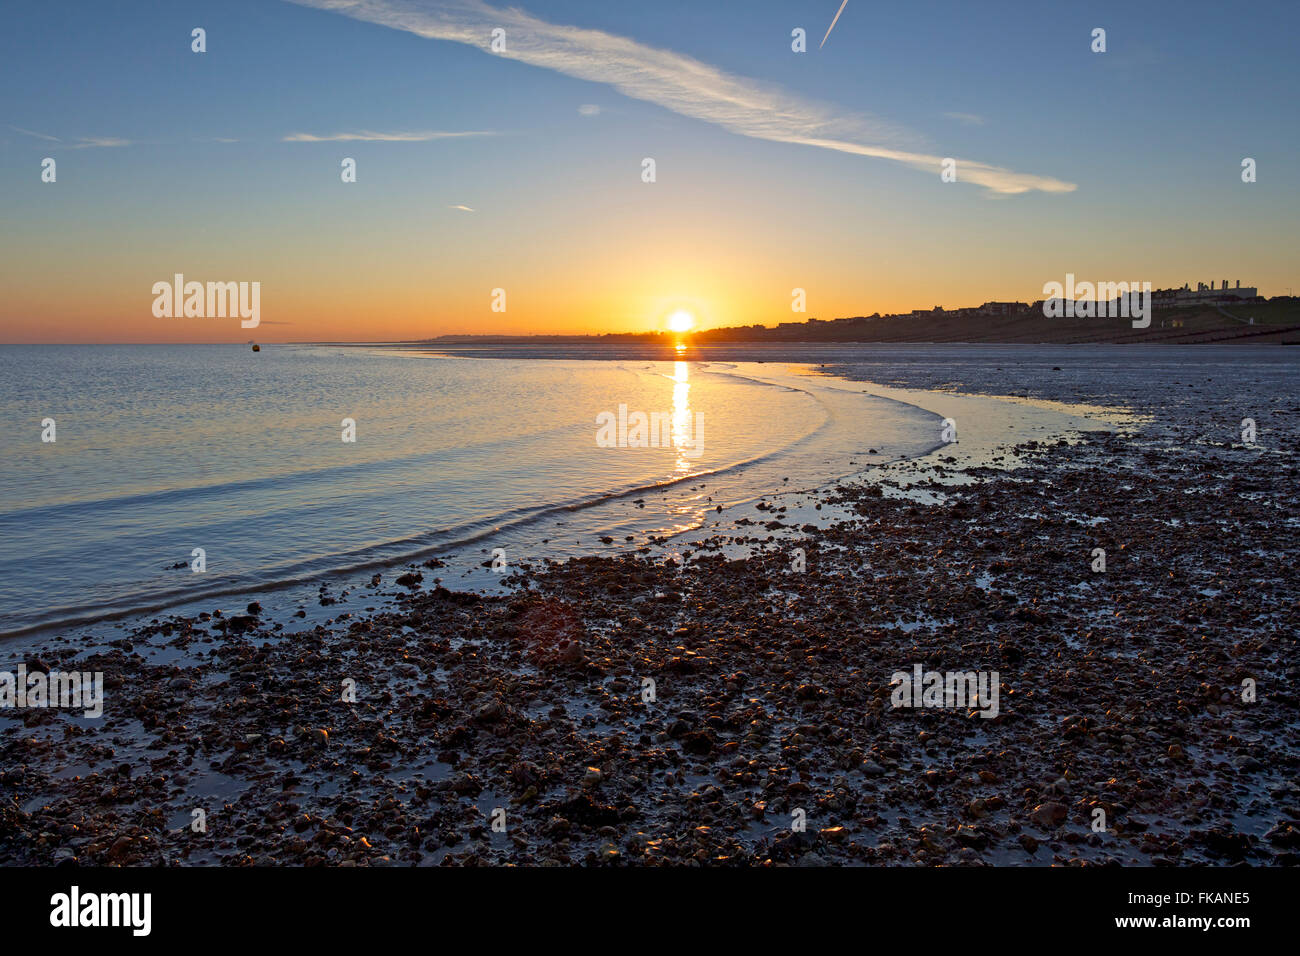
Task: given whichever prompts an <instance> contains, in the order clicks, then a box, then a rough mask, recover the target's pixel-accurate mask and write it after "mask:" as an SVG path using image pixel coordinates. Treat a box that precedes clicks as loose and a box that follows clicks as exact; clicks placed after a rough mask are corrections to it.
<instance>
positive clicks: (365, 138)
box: [280, 129, 496, 143]
mask: <svg viewBox="0 0 1300 956" xmlns="http://www.w3.org/2000/svg"><path fill="white" fill-rule="evenodd" d="M495 135H496V133H492V132H488V131H486V130H483V131H470V132H463V133H448V132H439V131H436V130H425V131H424V132H421V133H376V132H374V131H373V130H368V129H363V130H361V131H359V132H356V133H334V134H333V135H330V136H317V135H315V134H314V133H290V134H289V135H288V136H285V137H284V138H282V139H281V140H280V142H282V143H343V142H351V141H353V140H357V141H360V142H366V143H427V142H429V141H430V140H435V139H462V138H464V137H467V136H495Z"/></svg>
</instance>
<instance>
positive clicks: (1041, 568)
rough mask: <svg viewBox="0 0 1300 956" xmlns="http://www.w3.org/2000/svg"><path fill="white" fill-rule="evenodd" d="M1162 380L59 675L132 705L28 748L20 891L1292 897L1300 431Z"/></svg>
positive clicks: (10, 797) (14, 818)
mask: <svg viewBox="0 0 1300 956" xmlns="http://www.w3.org/2000/svg"><path fill="white" fill-rule="evenodd" d="M837 371H839V372H840V373H843V374H847V375H848V376H850V377H854V376H855V371H854V369H852V368H843V369H838V370H837ZM1162 374H1164V373H1153V375H1154V378H1150V379H1147V380H1144V381H1133V382H1127V383H1123V384H1118V385H1117V384H1116V383H1114V382H1108V383H1105V385H1104V386H1103V385H1102V384H1099V383H1098V382H1097V381H1095V380H1093V379H1091V378H1090V377H1089V376H1088V374H1087V373H1086V372H1085V371H1078V372H1074V371H1070V370H1065V371H1062V370H1059V369H1056V370H1048V369H1043V370H1024V369H1021V370H1015V372H1014V374H1008V372H1006V371H1004V370H1003V369H996V368H993V367H989V368H988V369H987V370H984V371H982V372H980V373H978V374H974V373H969V372H968V373H967V374H966V376H965V378H964V379H963V380H961V381H950V380H945V379H943V378H942V376H941V375H939V374H938V373H935V372H933V371H926V370H912V371H900V372H899V374H898V375H897V376H896V377H895V378H894V379H892V380H890V381H888V382H871V383H865V382H864V383H863V384H862V386H861V387H862V388H865V389H868V390H870V391H872V392H873V393H874V394H878V395H881V396H883V397H892V398H897V399H899V400H905V401H914V402H916V403H918V404H922V407H925V408H928V409H930V410H931V411H933V412H935V413H936V415H941V416H943V417H951V418H953V419H955V421H956V424H957V429H958V436H959V441H958V442H957V443H956V444H954V445H950V446H947V447H945V448H942V449H940V450H938V451H936V452H934V453H932V454H931V455H929V456H927V457H925V458H923V459H915V460H909V461H903V462H895V463H892V464H888V465H883V466H880V467H876V468H873V469H872V470H871V471H870V472H867V473H864V475H862V476H859V477H857V478H854V479H851V480H845V481H842V482H839V483H836V484H835V485H834V486H833V487H830V488H827V489H824V490H822V491H821V492H819V493H816V494H809V493H802V492H801V493H787V494H777V495H772V496H769V497H766V498H764V499H762V500H761V501H758V502H754V503H752V504H751V505H749V506H747V507H745V508H738V509H729V511H728V513H727V514H725V515H720V516H719V518H718V521H717V522H716V523H713V522H711V523H710V524H709V525H707V526H705V527H704V528H701V529H699V530H697V531H696V532H693V533H692V534H690V535H687V536H682V537H681V538H679V539H674V540H673V541H671V542H666V543H665V546H664V547H663V548H659V549H653V548H652V549H641V550H639V551H637V552H633V553H629V554H624V555H619V556H614V557H596V558H588V559H582V560H576V561H572V562H569V563H567V564H565V565H562V566H555V567H551V568H541V567H538V568H533V569H530V570H528V571H526V572H521V573H520V574H518V575H517V576H516V577H515V578H514V580H513V581H512V586H511V587H510V588H509V589H507V591H506V593H503V594H499V595H482V594H474V593H455V592H451V591H447V590H445V589H443V588H441V587H436V588H431V587H429V586H428V584H429V583H431V582H425V581H420V582H415V581H413V580H411V581H409V583H410V584H411V585H412V587H409V588H408V587H403V588H397V589H396V590H397V592H398V596H397V597H396V598H394V599H392V600H391V601H389V602H387V603H382V602H376V605H375V610H374V611H373V612H371V613H363V614H351V613H349V614H344V615H340V616H339V617H337V618H331V619H330V620H329V623H324V622H319V623H318V622H314V621H307V622H304V623H302V624H300V625H299V626H298V627H296V628H295V627H294V626H292V625H289V626H286V625H285V623H284V622H283V621H281V622H277V623H274V624H272V622H271V619H270V618H269V616H268V615H266V614H265V613H264V612H263V611H262V610H261V608H260V607H259V606H256V605H254V606H252V607H250V608H248V609H244V608H242V607H241V608H239V609H238V610H237V611H231V610H229V609H227V610H225V611H223V612H221V613H219V614H214V613H208V612H205V613H203V614H200V615H173V616H170V617H162V618H159V619H157V620H156V622H153V623H149V624H146V625H143V626H140V627H138V628H136V629H134V631H133V632H132V633H131V634H129V635H128V636H125V637H118V636H113V635H112V634H109V633H106V634H105V638H104V643H102V644H100V645H98V646H94V647H90V648H89V649H87V647H85V646H76V645H74V644H72V643H70V642H67V641H57V640H50V641H46V642H43V643H42V642H32V643H31V644H30V645H29V646H25V647H24V648H23V650H22V651H21V653H20V655H19V656H20V657H21V658H22V659H23V660H24V661H25V662H26V663H27V665H28V667H29V669H32V668H34V669H41V668H45V669H64V670H68V669H73V668H74V667H75V668H80V669H82V670H98V671H102V672H104V674H105V694H106V697H107V699H108V703H107V704H106V707H105V715H104V717H103V718H101V719H99V720H92V719H86V718H83V717H80V716H78V715H73V714H70V713H68V712H66V711H57V710H36V709H31V710H26V711H21V712H18V711H7V712H4V713H3V716H0V768H2V769H0V862H4V863H37V864H52V863H63V864H71V863H81V864H103V863H118V864H124V865H129V864H186V863H189V864H195V863H226V864H307V865H316V864H324V865H334V864H338V865H376V864H389V865H412V864H421V865H436V864H443V865H464V864H501V863H514V864H553V863H603V864H616V863H617V864H689V865H720V864H731V865H753V864H768V863H771V864H786V863H791V864H793V863H797V864H803V865H819V864H841V863H842V864H941V863H946V864H956V863H961V864H980V863H986V864H1018V865H1026V864H1028V865H1046V864H1050V863H1106V862H1119V863H1124V864H1153V863H1188V862H1208V863H1219V864H1224V863H1236V862H1249V863H1256V864H1267V863H1283V864H1294V863H1296V862H1297V861H1298V860H1300V787H1298V786H1297V783H1296V780H1297V764H1298V763H1300V725H1298V723H1297V706H1298V705H1300V698H1298V697H1297V694H1296V692H1295V678H1296V676H1297V671H1298V670H1300V666H1298V665H1297V657H1296V633H1297V630H1298V628H1297V624H1300V611H1298V609H1297V604H1296V591H1295V586H1294V582H1295V575H1294V572H1293V566H1294V562H1295V560H1296V558H1297V553H1296V552H1297V545H1296V542H1297V535H1296V525H1297V521H1300V511H1298V510H1297V499H1296V481H1295V478H1296V460H1295V454H1294V448H1295V447H1296V442H1297V440H1300V407H1298V406H1297V402H1296V399H1295V396H1294V392H1293V391H1291V392H1287V391H1286V389H1279V387H1278V382H1277V380H1276V379H1267V378H1265V379H1261V377H1260V376H1257V375H1255V374H1253V373H1252V370H1251V368H1250V367H1249V366H1248V365H1246V364H1243V365H1242V366H1241V367H1237V368H1229V369H1223V370H1220V369H1217V368H1216V369H1215V373H1214V374H1213V375H1212V376H1210V375H1201V374H1199V373H1189V374H1196V378H1195V379H1194V380H1193V379H1192V378H1188V377H1186V376H1181V377H1179V378H1178V379H1177V380H1175V379H1174V378H1173V377H1169V378H1168V380H1167V381H1165V380H1163V379H1161V377H1160V376H1161V375H1162ZM1169 374H1170V375H1177V374H1178V373H1176V372H1175V373H1169ZM1207 379H1208V380H1207ZM1009 381H1014V382H1015V383H1016V385H1017V388H1015V389H1011V388H1008V382H1009ZM837 387H851V386H848V385H846V384H845V383H843V382H839V383H838V385H837ZM936 389H946V391H935V390H936ZM922 390H923V391H922ZM1153 390H1155V391H1154V392H1153ZM1009 392H1014V393H1015V394H1014V395H1013V396H1012V397H1011V398H1009V399H1008V400H1010V401H1014V402H1018V403H1020V404H1019V406H1018V408H1019V412H1020V416H1019V420H1020V421H1021V422H1022V423H1023V424H1022V427H1021V428H1014V429H1010V430H1007V429H1006V428H1005V422H1006V420H1007V416H1006V415H1005V414H1004V415H992V414H990V410H991V409H993V408H994V406H992V405H990V403H989V402H990V400H989V398H988V397H987V396H990V395H999V396H1006V395H1007V394H1008V393H1009ZM1153 395H1154V396H1155V397H1157V398H1158V399H1159V401H1158V402H1156V401H1153V400H1152V399H1153ZM980 396H984V397H980ZM1062 403H1064V404H1062ZM1066 405H1068V406H1069V407H1066ZM1062 415H1068V416H1070V421H1072V422H1073V425H1072V426H1071V427H1070V428H1068V429H1065V431H1062V428H1063V426H1062V422H1063V421H1064V419H1062V418H1061V417H1060V416H1062ZM1053 416H1055V417H1053ZM1248 416H1249V417H1254V418H1255V419H1256V421H1257V422H1258V428H1259V432H1258V436H1257V441H1256V442H1255V443H1254V444H1249V445H1247V444H1243V443H1242V442H1241V438H1240V434H1239V433H1240V423H1241V419H1242V418H1243V417H1248ZM995 422H996V423H999V424H998V427H997V428H995V427H994V425H993V423H995ZM1035 422H1037V423H1038V424H1039V425H1041V428H1035V427H1034V423H1035ZM999 431H1003V432H1005V433H1004V434H998V433H997V432H999ZM1097 548H1101V549H1104V550H1105V552H1106V570H1105V571H1104V572H1098V571H1094V570H1093V565H1094V561H1095V556H1094V555H1095V550H1094V549H1097ZM416 570H417V571H418V570H419V569H416ZM396 573H400V572H395V573H394V574H392V575H385V576H384V577H385V580H384V584H383V586H384V587H391V586H392V584H393V583H394V582H392V581H389V580H388V578H390V577H394V578H395V577H396ZM423 574H424V575H425V576H426V577H430V578H431V577H432V574H430V572H429V571H428V570H425V571H424V572H423ZM381 603H382V606H381ZM12 656H13V655H12V654H11V655H10V657H11V658H12ZM915 665H921V666H922V667H923V668H924V669H926V670H934V671H941V672H947V671H961V672H976V673H982V674H986V675H988V674H992V673H993V672H996V673H997V675H998V677H997V686H998V690H999V693H998V701H997V703H998V707H997V713H996V715H995V716H990V715H987V714H988V711H987V708H985V709H984V710H981V708H980V707H979V706H966V707H935V708H910V707H895V706H893V703H894V699H893V692H892V691H893V689H892V688H891V678H892V675H894V674H895V673H896V672H911V671H912V669H913V667H914V666H915ZM650 682H652V683H650ZM1252 682H1253V684H1252ZM1250 686H1253V688H1254V690H1255V696H1254V699H1253V700H1250V699H1249V697H1250V695H1249V694H1243V690H1244V688H1247V687H1250ZM353 687H355V698H356V699H355V702H345V700H344V698H345V696H350V690H351V688H353ZM651 690H653V693H652V694H651ZM1243 696H1245V697H1246V698H1247V699H1243ZM196 810H198V811H202V817H203V820H204V823H205V829H204V831H203V832H196V830H195V828H194V826H193V821H194V820H195V818H196V814H195V811H196ZM1099 810H1100V811H1102V816H1099V815H1098V813H1097V811H1099ZM1099 820H1101V821H1103V822H1104V828H1102V829H1097V828H1096V824H1097V823H1098V821H1099ZM494 821H495V823H496V826H495V827H494ZM800 824H802V826H800Z"/></svg>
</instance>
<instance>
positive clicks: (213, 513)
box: [0, 346, 936, 632]
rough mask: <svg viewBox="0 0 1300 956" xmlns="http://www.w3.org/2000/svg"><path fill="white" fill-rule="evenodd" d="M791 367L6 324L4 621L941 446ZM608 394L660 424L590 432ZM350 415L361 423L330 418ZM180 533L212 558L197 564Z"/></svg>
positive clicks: (650, 524) (415, 548) (595, 527)
mask: <svg viewBox="0 0 1300 956" xmlns="http://www.w3.org/2000/svg"><path fill="white" fill-rule="evenodd" d="M799 371H800V370H799V369H798V368H794V367H787V366H780V365H777V364H775V363H768V364H762V365H758V364H754V365H750V364H746V363H732V362H728V363H723V362H707V363H706V362H685V361H683V362H656V361H647V360H642V359H637V358H628V359H626V360H618V361H603V362H592V361H565V360H545V361H543V360H534V359H522V358H518V359H476V358H460V357H438V356H433V355H429V354H419V353H412V352H402V351H395V350H384V349H362V348H332V347H293V346H283V347H277V346H266V347H264V348H263V350H262V351H261V352H260V353H253V352H251V351H250V350H249V349H248V348H247V347H246V346H242V347H235V346H31V347H5V348H0V415H2V416H3V421H5V422H6V423H8V425H7V427H6V428H5V429H4V430H3V432H2V433H0V582H2V583H0V632H12V631H16V630H21V629H25V628H30V627H33V626H42V625H51V624H59V623H65V622H71V621H74V620H81V619H88V618H93V617H94V616H96V615H101V614H107V613H121V612H129V611H147V610H154V609H158V608H162V607H167V606H169V605H174V604H180V603H185V602H189V601H193V600H196V599H199V598H202V597H204V596H206V595H218V594H234V593H242V592H255V591H257V590H258V589H260V588H264V587H266V586H268V585H272V584H279V583H284V582H292V581H305V580H312V579H314V578H315V577H318V576H322V575H328V574H334V573H340V572H348V571H356V570H359V569H363V568H366V567H369V566H372V565H374V566H380V565H385V564H390V563H396V562H399V561H402V560H405V559H409V558H412V557H417V556H421V555H424V554H429V553H437V554H440V555H455V554H458V553H461V554H464V555H473V560H474V561H475V562H476V563H477V562H478V561H479V560H480V557H479V556H480V555H481V554H482V552H483V551H484V550H489V549H490V548H492V547H497V546H502V547H507V546H508V547H509V548H511V549H513V553H518V554H527V555H529V556H532V557H551V558H563V557H566V556H568V555H571V554H576V553H589V552H592V551H598V550H600V549H601V548H607V547H611V546H612V547H619V546H625V543H626V542H628V541H629V539H630V540H631V541H635V542H644V541H645V540H646V539H647V538H648V537H649V536H652V535H655V534H660V533H664V532H671V531H675V530H682V529H685V528H688V527H692V526H693V525H694V524H697V523H698V522H699V520H700V518H701V516H702V514H703V513H704V512H705V511H707V510H709V509H713V508H716V507H717V506H718V505H719V504H722V505H726V504H728V503H731V502H734V501H738V500H743V499H744V498H746V497H747V496H753V495H756V494H760V493H763V492H764V491H768V490H771V489H773V488H777V487H782V486H784V487H792V486H793V485H792V484H791V482H793V484H796V485H802V486H805V487H807V486H812V485H815V484H817V483H818V482H819V481H822V480H825V479H826V478H828V477H834V476H837V475H840V474H845V473H847V472H849V471H852V470H854V468H855V466H856V465H858V464H860V463H862V462H863V461H864V460H866V459H868V458H876V459H880V458H884V457H898V456H900V455H908V454H919V453H922V452H923V451H925V450H927V449H928V448H929V447H932V446H933V445H934V444H935V434H936V432H935V428H934V421H933V416H931V415H929V414H928V413H925V412H922V411H920V410H919V409H915V408H913V407H911V406H905V405H899V404H897V403H892V402H886V401H883V400H880V399H875V398H871V397H869V396H865V395H862V394H861V393H860V390H856V389H853V388H852V387H849V388H834V387H831V386H829V385H828V384H827V383H826V382H825V381H824V380H820V379H818V378H817V377H813V376H806V375H805V376H802V377H801V376H800V375H799ZM841 384H844V383H841ZM620 405H625V406H627V409H628V412H629V413H632V412H636V411H641V412H645V413H646V414H647V415H649V414H651V413H659V414H661V415H663V417H664V420H665V421H667V422H668V423H669V428H668V435H667V443H666V445H665V446H664V447H657V448H656V447H651V448H633V447H613V448H607V447H600V446H599V445H598V444H597V441H596V437H597V425H596V422H597V416H598V415H600V414H601V413H602V412H609V413H612V414H614V415H617V413H618V410H619V406H620ZM47 418H51V419H54V420H55V423H56V425H55V428H56V433H55V434H56V441H54V442H52V443H48V442H43V441H42V440H41V433H42V425H41V423H42V421H43V420H44V419H47ZM345 418H347V419H352V420H353V421H355V423H356V441H355V442H345V441H343V440H342V435H343V424H342V423H343V420H344V419H345ZM697 429H699V430H700V431H699V432H697ZM697 434H700V435H702V439H703V440H702V442H700V445H699V451H698V453H696V450H695V445H696V437H697ZM872 449H874V451H875V454H874V455H869V452H870V451H871V450H872ZM602 538H609V539H611V540H610V541H602V540H601V539H602ZM195 548H202V549H203V551H204V552H205V555H206V566H207V570H206V571H205V572H203V573H195V572H193V571H192V570H191V568H190V562H191V560H192V557H191V555H192V552H193V550H194V549H195ZM466 560H469V558H466Z"/></svg>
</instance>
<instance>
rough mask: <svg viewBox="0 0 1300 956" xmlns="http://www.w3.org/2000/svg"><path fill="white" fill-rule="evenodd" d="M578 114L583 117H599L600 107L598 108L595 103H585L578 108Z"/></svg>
mask: <svg viewBox="0 0 1300 956" xmlns="http://www.w3.org/2000/svg"><path fill="white" fill-rule="evenodd" d="M578 112H579V113H581V114H582V115H583V116H599V115H600V107H599V106H597V105H596V104H595V103H583V104H582V105H581V106H579V107H578Z"/></svg>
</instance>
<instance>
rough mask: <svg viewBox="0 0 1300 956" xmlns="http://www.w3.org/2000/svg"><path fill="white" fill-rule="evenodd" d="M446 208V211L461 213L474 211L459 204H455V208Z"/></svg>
mask: <svg viewBox="0 0 1300 956" xmlns="http://www.w3.org/2000/svg"><path fill="white" fill-rule="evenodd" d="M447 208H448V209H459V210H460V211H461V212H473V211H474V210H473V209H471V208H470V207H469V206H462V205H459V204H457V205H455V206H448V207H447Z"/></svg>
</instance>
